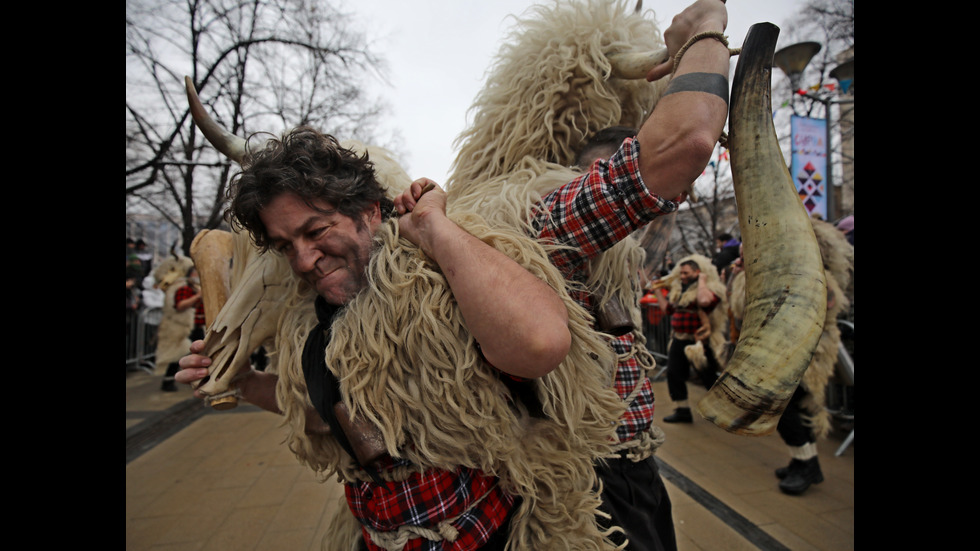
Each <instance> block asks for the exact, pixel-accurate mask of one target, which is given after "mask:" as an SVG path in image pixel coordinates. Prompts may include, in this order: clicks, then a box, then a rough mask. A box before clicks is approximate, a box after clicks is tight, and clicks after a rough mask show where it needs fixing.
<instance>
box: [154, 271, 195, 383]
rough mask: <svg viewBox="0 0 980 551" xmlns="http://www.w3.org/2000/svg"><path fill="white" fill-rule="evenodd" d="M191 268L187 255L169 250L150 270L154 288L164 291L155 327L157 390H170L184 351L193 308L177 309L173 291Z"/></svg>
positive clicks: (185, 352) (188, 336)
mask: <svg viewBox="0 0 980 551" xmlns="http://www.w3.org/2000/svg"><path fill="white" fill-rule="evenodd" d="M193 268H194V261H192V260H191V259H190V258H188V257H186V256H183V255H178V254H177V253H175V252H172V254H171V256H168V257H167V258H165V259H164V260H163V261H162V262H161V263H160V265H159V266H157V268H156V269H155V270H154V271H153V279H155V280H156V288H157V289H159V290H161V291H163V292H164V300H163V310H162V312H161V316H160V325H159V327H158V328H157V347H156V368H157V370H158V372H159V371H162V372H164V376H163V381H162V382H161V384H160V390H163V391H164V392H174V391H176V390H177V386H176V384H175V383H174V375H175V374H176V373H177V371H179V369H180V366H179V365H178V361H179V360H180V358H181V357H182V356H184V355H185V354H187V351H188V350H189V349H190V345H191V339H190V335H191V331H193V329H194V308H184V309H183V310H178V309H177V291H178V290H179V289H182V288H184V287H185V286H186V285H187V274H188V273H189V272H190V271H191V270H192V269H193Z"/></svg>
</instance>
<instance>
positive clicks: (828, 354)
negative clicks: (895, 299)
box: [730, 218, 854, 495]
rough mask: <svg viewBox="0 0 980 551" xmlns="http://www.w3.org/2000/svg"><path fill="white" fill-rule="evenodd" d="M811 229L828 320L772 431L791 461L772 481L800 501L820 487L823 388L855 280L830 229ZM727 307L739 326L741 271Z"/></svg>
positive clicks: (826, 419)
mask: <svg viewBox="0 0 980 551" xmlns="http://www.w3.org/2000/svg"><path fill="white" fill-rule="evenodd" d="M810 223H811V224H812V225H813V233H814V235H816V237H817V244H818V245H819V247H820V255H821V258H822V259H823V266H824V273H825V274H826V275H827V316H826V319H825V321H824V326H823V333H822V334H821V335H820V341H819V343H818V344H817V348H816V351H815V352H814V354H813V359H812V360H811V362H810V365H809V366H808V367H807V369H806V371H805V372H804V374H803V379H802V380H801V381H800V386H799V387H797V389H796V392H794V393H793V397H792V398H791V399H790V402H789V404H788V405H787V406H786V409H785V411H783V414H782V416H781V417H780V418H779V423H778V424H777V425H776V432H778V433H779V436H780V438H782V439H783V442H784V443H785V444H786V446H787V447H788V449H789V455H790V458H791V459H790V462H789V465H787V466H785V467H780V468H778V469H776V477H777V478H779V479H780V481H779V489H780V490H781V491H782V492H783V493H786V494H790V495H800V494H802V493H803V492H805V491H806V490H807V489H808V488H809V487H810V486H811V485H812V484H818V483H820V482H823V472H822V471H821V470H820V460H819V458H818V455H817V440H818V439H819V438H824V437H825V436H826V435H827V434H828V433H829V432H830V429H831V416H830V412H828V411H827V408H826V407H825V404H826V389H827V383H828V381H829V380H830V379H831V378H832V377H833V376H834V374H835V368H836V367H835V366H836V364H837V350H838V345H839V343H840V329H838V327H837V317H838V316H839V315H840V314H841V312H844V311H846V310H847V308H848V306H849V305H850V304H851V301H852V300H853V297H852V296H848V291H847V290H848V289H849V287H850V282H851V280H852V279H853V275H854V247H853V246H851V244H850V243H848V242H847V239H846V238H845V237H844V234H842V233H841V232H840V231H838V230H837V229H835V228H834V226H833V225H831V224H829V223H827V222H823V221H821V220H817V219H814V218H811V219H810ZM730 305H731V306H730V307H731V312H732V316H733V317H734V318H735V322H736V323H737V324H739V325H740V324H741V320H742V318H743V317H744V314H745V272H744V271H739V272H738V273H736V274H735V275H734V277H733V278H732V285H731V299H730Z"/></svg>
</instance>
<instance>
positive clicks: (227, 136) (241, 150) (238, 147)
mask: <svg viewBox="0 0 980 551" xmlns="http://www.w3.org/2000/svg"><path fill="white" fill-rule="evenodd" d="M184 87H185V88H187V103H188V104H189V105H190V108H191V116H192V117H194V122H195V123H196V124H197V127H198V128H200V129H201V133H202V134H204V137H205V138H207V139H208V141H209V142H211V145H213V146H214V148H215V149H217V150H218V151H220V152H221V153H223V154H224V155H225V156H226V157H228V158H229V159H231V160H233V161H235V162H237V163H239V164H241V162H242V159H243V158H244V157H245V139H244V138H240V137H238V136H236V135H234V134H232V133H231V132H228V131H227V130H225V129H224V128H221V127H220V126H218V123H216V122H214V119H212V118H211V116H210V115H208V112H207V111H205V110H204V105H202V104H201V100H200V99H199V98H198V97H197V90H196V89H195V88H194V82H193V81H191V77H188V76H185V77H184Z"/></svg>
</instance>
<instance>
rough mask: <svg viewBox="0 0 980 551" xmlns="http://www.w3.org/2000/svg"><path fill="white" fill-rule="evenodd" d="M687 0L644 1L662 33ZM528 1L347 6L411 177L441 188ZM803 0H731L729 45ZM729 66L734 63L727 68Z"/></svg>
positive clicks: (373, 0)
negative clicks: (379, 69)
mask: <svg viewBox="0 0 980 551" xmlns="http://www.w3.org/2000/svg"><path fill="white" fill-rule="evenodd" d="M691 2H693V0H645V1H644V3H643V6H644V8H645V9H652V10H653V11H654V13H655V14H656V20H657V22H658V23H659V24H660V28H661V31H663V30H665V29H666V28H667V27H668V26H669V25H670V20H671V19H672V18H673V16H674V15H675V14H677V13H679V12H680V11H681V10H683V9H684V8H685V7H686V6H687V5H689V4H690V3H691ZM537 3H539V2H536V1H534V0H485V1H474V0H424V1H412V0H408V1H406V0H362V1H361V2H356V3H352V4H350V5H348V6H345V9H349V10H353V12H354V14H355V17H357V18H358V20H357V25H358V27H359V28H362V29H365V31H366V33H367V37H368V39H369V40H370V41H371V43H372V45H373V51H374V52H376V53H378V54H381V55H383V56H384V57H385V58H386V59H387V61H388V64H389V70H388V72H387V73H386V78H387V80H388V83H382V82H380V80H379V81H378V82H377V84H376V87H375V88H373V89H371V90H370V93H371V94H373V95H375V96H378V97H381V98H383V99H384V101H386V102H387V103H388V105H389V111H388V113H389V114H390V118H389V120H388V121H386V124H385V128H386V129H387V132H389V133H390V132H392V131H395V130H396V131H397V132H399V133H400V135H401V140H400V141H401V143H400V146H399V147H400V149H401V150H402V151H403V152H404V153H405V155H406V156H405V158H403V159H402V162H403V166H404V167H405V169H406V170H407V171H408V173H409V175H410V176H411V177H412V178H418V177H421V176H427V177H429V178H432V179H433V180H436V181H437V182H439V183H440V184H444V183H445V181H446V179H447V177H448V174H449V166H450V164H451V162H452V159H453V158H454V157H455V155H456V151H455V149H453V145H452V143H453V140H454V139H455V138H456V136H457V135H459V133H460V132H462V131H463V129H464V128H465V126H466V123H467V119H466V110H467V109H468V108H469V107H470V104H471V103H472V101H473V99H474V98H475V97H476V94H477V92H478V91H479V90H480V88H481V87H482V85H483V81H484V72H485V71H486V69H487V68H488V67H489V65H490V62H491V58H492V57H493V56H494V54H496V52H497V50H498V48H499V47H500V43H501V40H502V39H503V37H504V36H505V35H506V34H507V32H508V31H509V29H510V28H511V26H512V23H513V20H512V19H509V18H508V17H507V16H508V15H520V14H521V13H522V12H524V10H526V9H527V8H528V7H529V6H532V5H534V4H537ZM803 3H804V1H803V0H729V2H728V3H727V4H728V17H729V20H728V29H727V31H726V34H728V36H729V44H730V46H731V47H733V48H737V47H741V45H742V42H743V40H744V39H745V34H746V33H747V32H748V29H749V27H751V26H752V25H753V24H755V23H761V22H769V23H774V24H776V25H777V26H779V27H780V28H781V30H782V32H781V33H780V41H779V43H778V45H777V48H779V47H782V46H784V45H785V44H784V43H783V40H782V38H783V36H784V33H785V32H786V29H785V28H783V26H784V24H785V23H787V22H788V21H789V20H790V19H791V18H792V17H793V16H794V15H796V14H797V13H798V12H799V11H800V9H801V8H802V5H803ZM733 67H734V65H733Z"/></svg>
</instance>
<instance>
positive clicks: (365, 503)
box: [345, 458, 514, 551]
mask: <svg viewBox="0 0 980 551" xmlns="http://www.w3.org/2000/svg"><path fill="white" fill-rule="evenodd" d="M407 465H409V463H408V462H407V461H404V460H391V459H390V458H389V460H388V462H387V464H385V465H383V466H382V467H381V469H382V470H386V469H392V468H395V467H397V466H407ZM345 491H346V495H347V504H348V505H349V506H350V510H351V512H353V513H354V517H355V518H357V520H359V521H360V522H361V525H362V527H363V526H366V527H370V528H371V529H372V530H375V531H378V532H389V531H394V530H397V529H398V527H399V526H423V527H426V528H430V529H431V528H434V527H435V525H436V524H437V523H439V522H441V521H444V520H446V519H455V520H454V521H453V522H452V526H453V527H454V528H455V529H456V530H457V531H458V533H459V537H457V538H456V540H455V541H453V542H449V541H431V540H428V539H426V538H410V539H409V540H408V543H407V544H405V547H404V551H471V550H475V549H479V548H480V546H482V545H483V544H484V543H486V542H487V540H488V539H490V536H492V535H493V533H494V532H496V531H497V529H498V528H500V525H501V524H503V522H504V520H505V519H506V518H507V515H508V513H510V510H511V509H512V508H513V506H514V497H513V496H511V495H509V494H506V493H504V492H503V491H502V490H501V489H500V486H499V485H498V484H497V479H496V478H495V477H490V476H486V475H484V474H483V473H482V472H480V471H478V470H476V469H467V468H462V467H460V468H457V469H456V470H455V471H443V470H439V469H428V470H426V471H424V472H422V473H412V474H411V476H409V477H408V479H406V480H404V481H401V482H385V483H382V484H378V483H375V482H368V481H362V482H352V483H348V484H347V485H346V487H345ZM476 502H478V503H477V504H476V505H475V506H473V504H474V503H476ZM362 533H363V535H364V541H365V542H366V543H367V548H368V551H384V548H382V547H379V546H377V545H375V544H374V543H373V542H372V541H371V537H370V536H369V535H368V532H367V529H366V528H362Z"/></svg>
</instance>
